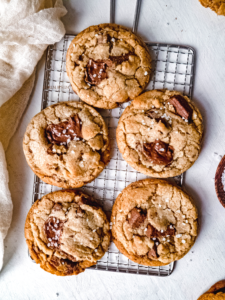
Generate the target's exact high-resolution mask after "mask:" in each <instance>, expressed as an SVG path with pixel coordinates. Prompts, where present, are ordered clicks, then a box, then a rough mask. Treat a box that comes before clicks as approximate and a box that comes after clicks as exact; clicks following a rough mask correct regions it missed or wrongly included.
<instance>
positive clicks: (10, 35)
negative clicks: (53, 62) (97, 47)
mask: <svg viewBox="0 0 225 300" xmlns="http://www.w3.org/2000/svg"><path fill="white" fill-rule="evenodd" d="M66 13H67V11H66V9H65V7H64V6H63V4H62V0H0V270H1V268H2V265H3V254H4V244H3V240H4V238H5V236H6V234H7V231H8V228H9V226H10V223H11V217H12V201H11V195H10V191H9V188H8V181H9V179H8V171H7V165H6V161H5V153H4V150H6V149H7V147H8V144H9V141H10V139H11V137H12V135H13V134H14V133H15V131H16V128H17V126H18V124H19V121H20V119H21V116H22V114H23V112H24V110H25V108H26V106H27V103H28V100H29V97H30V94H31V92H32V89H33V86H34V79H35V67H36V65H37V63H38V61H39V60H40V58H41V56H42V55H43V53H44V51H45V49H46V48H47V46H48V45H49V44H54V43H56V42H58V41H60V40H61V38H62V37H63V35H64V34H65V28H64V25H63V23H62V22H61V21H60V18H61V17H63V16H64V15H65V14H66ZM21 143H22V141H21ZM3 147H4V149H3Z"/></svg>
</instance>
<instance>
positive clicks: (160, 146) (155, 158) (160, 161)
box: [137, 140, 174, 166]
mask: <svg viewBox="0 0 225 300" xmlns="http://www.w3.org/2000/svg"><path fill="white" fill-rule="evenodd" d="M137 150H138V151H140V152H142V153H143V154H144V156H145V157H146V158H147V159H148V160H150V161H151V162H152V163H153V164H155V165H165V166H167V165H169V164H170V163H171V162H172V160H173V150H174V148H173V147H172V146H170V145H169V144H167V143H164V142H163V141H160V140H156V141H155V142H153V143H144V144H142V145H141V144H138V145H137Z"/></svg>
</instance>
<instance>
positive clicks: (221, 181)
mask: <svg viewBox="0 0 225 300" xmlns="http://www.w3.org/2000/svg"><path fill="white" fill-rule="evenodd" d="M215 189H216V195H217V197H218V199H219V201H220V203H221V204H222V205H223V207H225V156H223V158H222V159H221V161H220V163H219V165H218V167H217V170H216V175H215Z"/></svg>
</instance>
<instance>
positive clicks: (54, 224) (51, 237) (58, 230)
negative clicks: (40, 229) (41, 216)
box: [44, 217, 64, 249]
mask: <svg viewBox="0 0 225 300" xmlns="http://www.w3.org/2000/svg"><path fill="white" fill-rule="evenodd" d="M63 226H64V222H63V221H61V220H59V219H57V218H55V217H49V218H48V219H47V220H46V221H45V225H44V229H45V234H46V236H47V239H48V244H47V245H48V247H49V248H53V249H57V248H59V246H60V237H61V235H62V232H63Z"/></svg>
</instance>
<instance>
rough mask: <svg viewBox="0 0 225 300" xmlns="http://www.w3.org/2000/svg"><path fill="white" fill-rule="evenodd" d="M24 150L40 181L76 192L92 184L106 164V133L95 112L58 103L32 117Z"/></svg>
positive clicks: (108, 149)
mask: <svg viewBox="0 0 225 300" xmlns="http://www.w3.org/2000/svg"><path fill="white" fill-rule="evenodd" d="M23 149H24V154H25V157H26V160H27V162H28V164H29V166H30V167H31V169H32V170H33V172H34V173H35V174H36V175H37V176H38V177H39V178H41V180H43V181H44V182H47V183H50V184H52V185H56V186H59V187H63V188H70V187H73V188H77V187H81V186H83V185H84V184H86V183H88V182H90V181H92V180H94V179H95V178H96V177H97V176H98V175H99V174H100V173H101V172H102V170H103V169H104V167H105V166H106V164H107V163H108V161H109V155H110V145H109V137H108V129H107V127H106V125H105V122H104V120H103V118H102V117H101V115H100V114H99V113H98V112H97V111H96V110H95V109H94V108H92V107H90V106H88V105H86V104H83V103H81V102H76V101H69V102H61V103H58V104H55V105H52V106H49V107H47V108H45V109H44V110H42V111H41V112H40V113H39V114H37V115H36V116H35V117H33V119H32V120H31V122H30V124H29V125H28V126H27V129H26V132H25V135H24V140H23Z"/></svg>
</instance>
